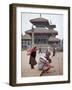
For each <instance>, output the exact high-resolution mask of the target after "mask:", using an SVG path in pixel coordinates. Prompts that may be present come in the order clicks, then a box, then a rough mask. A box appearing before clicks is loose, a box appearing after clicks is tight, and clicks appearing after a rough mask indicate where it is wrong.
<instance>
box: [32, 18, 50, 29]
mask: <svg viewBox="0 0 72 90" xmlns="http://www.w3.org/2000/svg"><path fill="white" fill-rule="evenodd" d="M30 22H31V23H32V24H33V25H35V26H36V27H46V26H48V25H49V21H48V20H47V19H45V18H41V17H40V18H35V19H31V20H30Z"/></svg>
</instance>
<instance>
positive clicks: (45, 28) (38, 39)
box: [22, 15, 60, 48]
mask: <svg viewBox="0 0 72 90" xmlns="http://www.w3.org/2000/svg"><path fill="white" fill-rule="evenodd" d="M30 23H31V24H32V28H31V29H30V30H27V31H25V35H24V36H22V47H24V48H25V47H28V46H31V47H32V46H37V47H48V46H51V45H52V44H55V43H56V44H58V43H59V41H60V40H59V39H58V38H56V35H58V32H57V31H56V30H54V28H56V25H52V24H50V22H49V21H48V20H47V19H45V18H42V17H41V15H40V17H39V18H34V19H31V20H30Z"/></svg>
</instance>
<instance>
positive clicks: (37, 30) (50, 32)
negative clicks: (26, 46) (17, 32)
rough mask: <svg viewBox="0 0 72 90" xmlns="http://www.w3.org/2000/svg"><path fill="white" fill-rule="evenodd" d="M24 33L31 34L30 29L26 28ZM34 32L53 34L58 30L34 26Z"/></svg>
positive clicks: (56, 33)
mask: <svg viewBox="0 0 72 90" xmlns="http://www.w3.org/2000/svg"><path fill="white" fill-rule="evenodd" d="M25 33H27V34H31V33H32V29H30V30H27V31H26V32H25ZM34 33H36V34H39V33H43V34H46V33H47V34H55V35H58V32H57V31H56V30H52V29H51V30H49V29H48V28H34Z"/></svg>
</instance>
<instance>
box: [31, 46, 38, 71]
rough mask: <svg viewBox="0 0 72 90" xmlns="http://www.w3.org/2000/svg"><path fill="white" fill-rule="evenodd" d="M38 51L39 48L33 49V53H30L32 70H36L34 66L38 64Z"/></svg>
mask: <svg viewBox="0 0 72 90" xmlns="http://www.w3.org/2000/svg"><path fill="white" fill-rule="evenodd" d="M36 51H37V48H36V47H34V48H32V50H31V53H30V60H29V64H30V65H31V69H34V65H36V64H37V62H36V60H35V58H36Z"/></svg>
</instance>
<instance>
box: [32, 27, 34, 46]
mask: <svg viewBox="0 0 72 90" xmlns="http://www.w3.org/2000/svg"><path fill="white" fill-rule="evenodd" d="M32 47H34V28H33V26H32Z"/></svg>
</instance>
